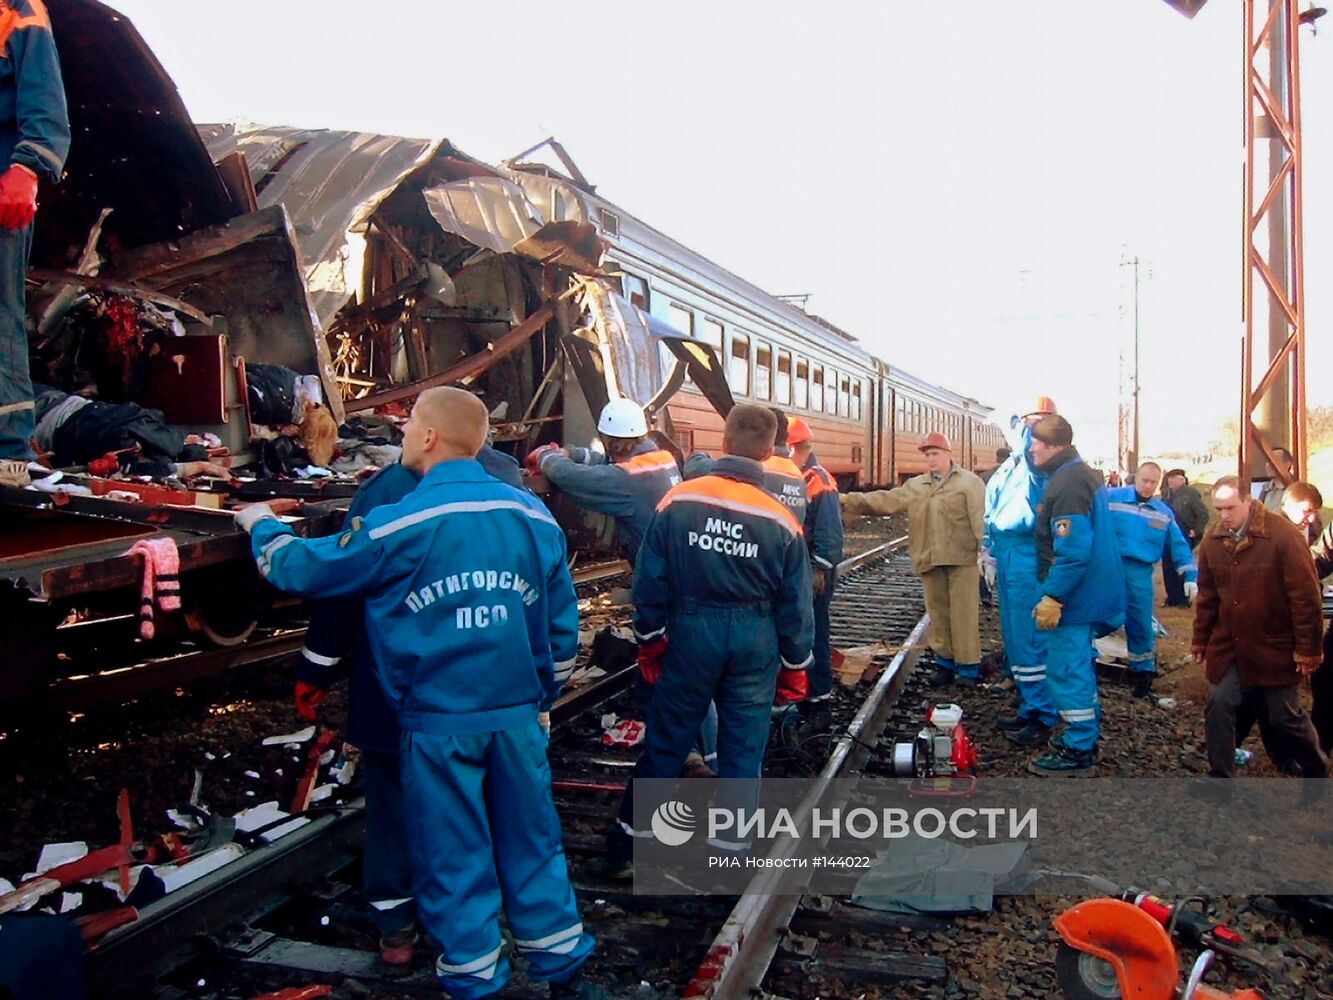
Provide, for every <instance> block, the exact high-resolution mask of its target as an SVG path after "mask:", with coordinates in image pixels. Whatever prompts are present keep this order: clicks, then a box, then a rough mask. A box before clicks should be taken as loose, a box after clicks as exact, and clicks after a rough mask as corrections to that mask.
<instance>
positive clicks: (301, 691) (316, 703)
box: [296, 681, 329, 722]
mask: <svg viewBox="0 0 1333 1000" xmlns="http://www.w3.org/2000/svg"><path fill="white" fill-rule="evenodd" d="M328 693H329V689H328V688H326V687H320V686H319V685H318V684H311V683H310V682H309V681H297V682H296V714H297V715H299V716H300V717H301V718H303V719H305V721H306V722H314V721H316V720H317V719H318V717H319V707H320V706H321V705H323V704H324V698H325V697H326V696H327V695H328Z"/></svg>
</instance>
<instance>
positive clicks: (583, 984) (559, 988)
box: [549, 972, 611, 1000]
mask: <svg viewBox="0 0 1333 1000" xmlns="http://www.w3.org/2000/svg"><path fill="white" fill-rule="evenodd" d="M549 985H550V987H551V1000H610V998H611V994H610V993H608V992H606V990H604V989H602V988H601V987H600V986H597V985H594V984H593V983H590V982H588V981H587V980H586V979H584V978H583V973H582V972H576V973H574V975H573V977H572V978H570V979H566V980H565V981H564V982H562V983H557V982H555V981H554V980H552V981H551V983H550V984H549Z"/></svg>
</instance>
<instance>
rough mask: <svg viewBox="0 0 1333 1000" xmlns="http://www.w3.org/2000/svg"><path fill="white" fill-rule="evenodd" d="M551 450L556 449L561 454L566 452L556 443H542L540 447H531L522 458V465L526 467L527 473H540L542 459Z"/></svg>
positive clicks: (533, 474)
mask: <svg viewBox="0 0 1333 1000" xmlns="http://www.w3.org/2000/svg"><path fill="white" fill-rule="evenodd" d="M553 451H558V452H560V453H561V454H562V455H563V454H568V453H567V452H566V451H565V449H564V448H561V447H560V446H559V445H558V444H544V445H542V446H541V447H540V448H533V449H532V451H530V452H528V457H527V458H525V459H524V460H523V464H524V466H526V467H527V470H528V475H530V476H537V475H540V474H541V471H542V459H543V458H545V457H546V456H547V455H549V454H551V452H553Z"/></svg>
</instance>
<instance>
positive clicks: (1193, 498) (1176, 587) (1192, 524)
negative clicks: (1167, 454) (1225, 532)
mask: <svg viewBox="0 0 1333 1000" xmlns="http://www.w3.org/2000/svg"><path fill="white" fill-rule="evenodd" d="M1189 482H1190V481H1189V479H1188V478H1187V477H1186V475H1185V470H1184V469H1172V470H1171V471H1169V472H1168V473H1167V474H1166V477H1165V479H1164V481H1163V483H1162V499H1163V500H1165V501H1166V505H1167V506H1168V507H1170V508H1171V513H1172V514H1173V515H1174V516H1175V519H1176V527H1178V528H1179V529H1180V533H1181V534H1182V535H1184V536H1185V543H1186V544H1187V545H1188V546H1189V547H1190V549H1191V550H1193V549H1194V548H1195V547H1196V546H1198V544H1199V541H1200V540H1201V539H1202V538H1203V534H1204V532H1205V531H1207V530H1208V505H1207V504H1206V503H1204V502H1203V497H1201V496H1199V491H1198V490H1196V489H1195V488H1194V487H1193V486H1191V485H1190V484H1189ZM1162 585H1163V586H1164V587H1165V588H1166V606H1167V607H1168V608H1188V607H1189V606H1190V601H1189V598H1188V597H1186V596H1185V579H1184V577H1182V576H1181V575H1180V567H1179V566H1177V565H1176V563H1175V560H1174V559H1173V558H1172V557H1171V551H1170V549H1169V548H1168V549H1167V551H1166V552H1165V554H1164V555H1163V556H1162Z"/></svg>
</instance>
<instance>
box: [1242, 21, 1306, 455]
mask: <svg viewBox="0 0 1333 1000" xmlns="http://www.w3.org/2000/svg"><path fill="white" fill-rule="evenodd" d="M1260 12H1264V19H1263V21H1262V23H1258V21H1257V15H1258V14H1259V13H1260ZM1284 12H1285V16H1282V15H1283V14H1284ZM1244 18H1245V182H1244V189H1245V232H1244V245H1245V281H1244V299H1243V310H1244V317H1245V339H1244V345H1243V348H1242V360H1241V403H1240V441H1239V452H1240V454H1239V456H1238V458H1239V471H1240V476H1241V479H1242V480H1247V479H1248V473H1249V470H1250V469H1251V467H1252V465H1253V464H1254V463H1255V462H1256V461H1257V459H1258V457H1259V456H1260V455H1262V456H1263V457H1264V458H1265V459H1267V460H1268V462H1269V463H1270V464H1271V465H1272V466H1273V468H1275V469H1278V470H1279V473H1278V474H1279V477H1281V478H1283V479H1284V480H1285V478H1286V476H1285V472H1284V471H1283V470H1282V465H1283V463H1281V462H1279V461H1277V459H1276V456H1275V454H1274V447H1275V444H1276V443H1275V442H1271V441H1268V440H1267V439H1266V438H1265V435H1264V433H1263V432H1262V431H1261V430H1260V429H1259V428H1258V427H1257V426H1256V425H1255V422H1254V413H1255V410H1256V409H1257V408H1258V407H1259V406H1260V405H1261V403H1262V402H1263V400H1264V398H1265V397H1266V396H1267V395H1268V393H1269V392H1270V390H1272V389H1273V387H1274V386H1275V385H1277V384H1278V383H1279V380H1280V379H1282V378H1283V377H1289V378H1290V380H1291V382H1290V384H1291V406H1290V411H1289V413H1288V414H1286V417H1287V426H1286V428H1285V430H1286V431H1287V432H1288V437H1287V440H1288V441H1289V442H1290V444H1289V445H1288V447H1289V449H1290V451H1291V454H1292V458H1293V461H1294V464H1295V468H1294V475H1295V476H1296V477H1300V476H1301V475H1303V474H1304V472H1305V469H1306V427H1305V261H1304V241H1303V236H1304V234H1303V226H1302V216H1303V210H1304V204H1303V201H1302V193H1301V186H1302V178H1303V169H1302V156H1301V111H1300V108H1301V100H1300V47H1299V41H1300V39H1299V34H1298V30H1299V28H1300V11H1299V10H1298V9H1297V0H1244ZM1278 32H1282V35H1281V36H1280V35H1279V34H1278ZM1275 39H1276V40H1277V41H1278V42H1279V43H1282V42H1285V44H1284V45H1282V48H1283V49H1285V59H1283V60H1282V65H1269V58H1270V57H1271V53H1272V52H1273V49H1274V47H1273V42H1274V40H1275ZM1265 52H1267V53H1269V54H1270V56H1267V57H1266V56H1265V55H1264V53H1265ZM1266 72H1267V73H1271V74H1272V75H1273V76H1277V74H1283V75H1284V79H1285V87H1284V88H1283V89H1285V91H1286V94H1287V101H1286V102H1285V103H1286V106H1285V107H1283V106H1279V105H1281V104H1282V102H1281V101H1280V100H1279V97H1278V95H1275V93H1274V90H1273V88H1272V87H1271V86H1270V85H1269V83H1268V81H1267V80H1266V79H1265V73H1266ZM1260 121H1262V122H1264V123H1266V131H1271V135H1260V134H1258V131H1257V128H1258V124H1259V122H1260ZM1261 138H1268V139H1271V140H1272V141H1274V142H1280V143H1281V144H1282V149H1283V152H1284V154H1285V156H1284V159H1283V162H1282V164H1281V166H1280V167H1278V169H1277V170H1276V171H1275V172H1273V173H1272V176H1270V171H1269V170H1268V169H1267V168H1266V165H1265V164H1263V163H1262V159H1263V157H1262V156H1261V153H1262V152H1263V150H1261V149H1260V147H1259V146H1258V143H1257V140H1258V139H1261ZM1260 177H1264V178H1266V179H1267V187H1266V189H1264V190H1263V192H1262V194H1260V189H1259V183H1260V180H1259V179H1260ZM1284 191H1285V192H1286V194H1287V195H1288V197H1289V204H1290V223H1289V226H1287V227H1286V233H1285V242H1286V246H1285V247H1284V248H1282V249H1284V250H1285V254H1286V259H1287V268H1286V271H1287V273H1286V274H1278V273H1276V272H1275V269H1274V267H1273V266H1272V265H1271V264H1270V262H1269V260H1268V259H1266V258H1265V255H1264V254H1262V253H1260V251H1259V248H1258V247H1257V246H1256V243H1255V234H1256V231H1257V230H1258V229H1259V227H1260V226H1261V225H1262V224H1264V223H1265V222H1269V221H1271V220H1272V216H1271V213H1272V212H1273V211H1274V210H1275V208H1274V204H1275V202H1277V203H1278V205H1277V209H1276V210H1279V211H1280V210H1281V207H1282V206H1281V199H1280V198H1279V195H1281V194H1282V193H1283V192H1284ZM1273 249H1274V248H1273V247H1271V246H1270V247H1269V256H1272V253H1273ZM1264 291H1266V292H1267V295H1268V301H1269V308H1270V309H1273V310H1278V311H1279V313H1280V316H1281V318H1282V320H1283V321H1284V322H1285V324H1286V327H1287V329H1288V331H1289V332H1288V336H1287V337H1286V340H1285V341H1284V343H1282V344H1281V345H1280V346H1279V347H1278V348H1277V349H1276V350H1273V351H1266V352H1264V353H1260V352H1259V350H1258V349H1257V347H1256V343H1263V342H1265V340H1266V338H1267V330H1265V329H1257V328H1256V324H1255V296H1256V295H1257V294H1263V292H1264ZM1266 354H1271V357H1265V355H1266ZM1256 356H1257V357H1258V360H1259V363H1260V365H1261V366H1262V375H1261V377H1260V378H1259V381H1258V383H1257V384H1256V382H1255V367H1256Z"/></svg>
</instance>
